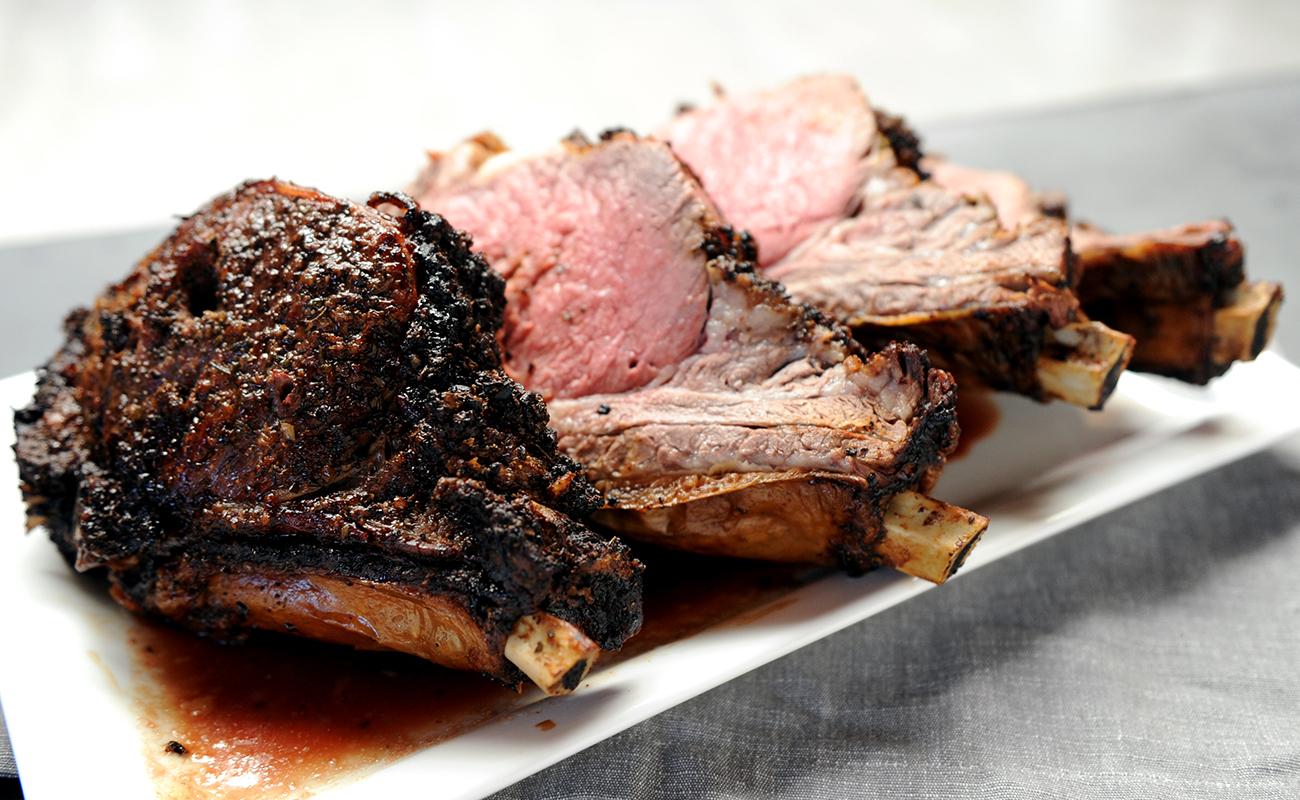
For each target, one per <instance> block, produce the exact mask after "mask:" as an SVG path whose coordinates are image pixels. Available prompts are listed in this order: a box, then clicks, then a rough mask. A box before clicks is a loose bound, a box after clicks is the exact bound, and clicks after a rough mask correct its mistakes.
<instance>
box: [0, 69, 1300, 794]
mask: <svg viewBox="0 0 1300 800" xmlns="http://www.w3.org/2000/svg"><path fill="white" fill-rule="evenodd" d="M923 133H925V134H927V136H926V139H927V143H928V145H929V149H930V151H932V152H942V153H945V154H947V155H949V156H951V157H952V158H954V159H958V160H961V161H964V162H966V163H970V164H974V165H980V166H990V167H1002V168H1008V169H1013V170H1015V171H1017V172H1019V173H1021V174H1022V175H1024V176H1025V177H1026V178H1028V179H1029V180H1030V181H1031V182H1033V183H1034V184H1036V185H1038V186H1041V187H1044V188H1059V189H1064V190H1067V191H1068V192H1069V194H1070V197H1071V199H1072V201H1073V205H1072V208H1073V209H1074V211H1075V213H1076V214H1077V215H1078V216H1080V217H1082V218H1085V219H1089V220H1092V221H1095V222H1097V223H1100V224H1103V225H1106V226H1109V227H1114V228H1117V229H1140V228H1143V227H1148V226H1158V225H1167V224H1172V223H1176V222H1180V221H1185V220H1190V219H1199V218H1203V217H1209V216H1227V217H1229V218H1230V219H1232V220H1233V221H1234V222H1235V223H1236V224H1237V226H1238V228H1239V229H1240V231H1241V234H1242V237H1243V239H1244V241H1245V242H1246V243H1247V247H1248V256H1247V259H1248V260H1247V264H1248V269H1249V271H1250V274H1251V275H1252V276H1254V277H1257V278H1267V279H1274V280H1283V281H1289V282H1290V283H1292V284H1293V285H1300V282H1297V281H1296V278H1297V264H1296V256H1295V253H1296V252H1297V251H1298V250H1300V228H1298V227H1297V225H1296V220H1297V218H1298V217H1300V77H1294V78H1286V79H1276V80H1271V81H1263V82H1254V83H1245V84H1235V85H1229V86H1221V87H1218V88H1213V89H1203V90H1197V91H1186V92H1180V93H1173V94H1159V95H1152V96H1148V97H1141V98H1133V99H1129V100H1124V101H1110V102H1102V103H1097V104H1094V105H1090V106H1082V107H1072V108H1062V109H1056V110H1049V111H1037V112H1027V113H1019V114H1004V115H996V116H994V115H990V116H988V117H985V118H975V119H967V120H965V121H960V122H953V123H949V124H944V125H938V126H933V127H932V128H931V129H929V130H926V131H923ZM161 234H162V232H161V231H159V230H149V231H140V232H136V233H130V234H120V235H114V236H109V237H99V238H95V239H86V240H80V241H67V242H61V243H57V244H51V245H41V246H29V247H19V248H10V249H7V250H3V251H0V274H3V275H5V276H6V277H7V279H8V280H9V284H8V285H9V286H10V291H9V292H6V293H5V294H4V296H3V297H2V298H0V326H3V329H4V331H5V332H6V333H7V336H6V337H5V341H6V342H7V343H8V346H7V347H6V348H4V349H3V351H0V374H10V373H13V372H18V371H22V370H24V369H28V368H30V367H31V366H32V365H33V364H35V363H37V362H39V361H41V360H42V359H43V358H44V357H46V356H47V355H48V354H49V353H50V352H51V351H52V350H53V348H54V346H55V344H56V342H57V340H58V330H57V320H58V319H59V317H60V316H61V315H62V314H63V313H64V312H65V311H66V310H67V308H68V307H69V306H70V305H71V304H73V303H74V302H78V301H85V300H86V299H88V298H90V297H91V296H93V294H94V293H95V292H96V291H97V290H98V289H99V288H101V287H102V285H104V284H105V283H107V282H108V281H110V280H112V279H115V278H116V277H119V276H120V275H122V274H123V273H124V272H125V271H126V270H127V268H128V267H129V265H130V263H131V262H132V261H133V260H134V259H135V258H136V257H138V256H139V255H140V254H141V253H143V252H144V251H145V250H147V249H148V247H149V246H150V245H151V244H153V243H154V242H156V241H157V239H158V238H159V237H160V236H161ZM1297 314H1300V310H1298V309H1297V308H1296V304H1295V303H1292V304H1291V305H1290V306H1287V307H1284V310H1283V314H1282V321H1281V324H1280V326H1279V334H1278V344H1279V345H1280V347H1281V349H1282V350H1283V352H1290V353H1292V354H1295V353H1300V321H1298V320H1297V319H1296V316H1297ZM1004 424H1005V423H1004ZM1298 479H1300V441H1296V442H1290V443H1288V444H1286V445H1284V446H1281V447H1279V448H1276V449H1274V450H1272V451H1270V452H1268V453H1265V454H1261V455H1259V456H1256V457H1254V458H1251V459H1249V460H1247V461H1245V462H1242V463H1240V464H1236V465H1233V466H1230V467H1227V468H1225V469H1222V470H1219V471H1217V472H1215V473H1212V474H1211V475H1208V476H1205V477H1202V478H1200V479H1197V480H1195V481H1192V482H1190V483H1188V484H1184V485H1182V486H1179V487H1177V488H1175V489H1172V490H1169V491H1167V492H1164V493H1162V494H1159V495H1157V496H1155V497H1152V498H1149V499H1147V500H1145V501H1143V502H1140V503H1138V504H1135V505H1134V506H1131V507H1129V508H1126V509H1123V510H1120V511H1118V512H1115V513H1112V514H1109V515H1107V516H1105V517H1103V518H1100V519H1099V520H1096V521H1094V522H1092V523H1090V524H1088V525H1086V526H1084V527H1082V528H1081V529H1079V530H1075V531H1071V532H1069V533H1066V534H1063V535H1061V536H1059V537H1057V538H1056V539H1054V540H1050V541H1049V542H1047V543H1044V544H1041V545H1038V546H1036V547H1034V548H1031V549H1030V550H1028V551H1025V552H1022V553H1020V554H1017V555H1015V556H1013V557H1010V558H1007V559H1005V560H1004V561H1001V562H999V563H997V564H995V565H992V566H990V567H989V568H987V569H984V570H980V571H978V572H976V573H973V574H972V575H971V576H970V578H969V579H962V580H959V581H957V582H955V583H954V584H952V585H950V586H948V587H945V588H944V590H943V591H937V592H930V593H927V594H925V595H923V596H921V597H920V598H917V599H915V600H912V601H910V602H908V603H906V604H904V605H903V606H901V607H898V608H896V609H893V610H891V611H890V612H888V613H886V614H884V615H881V616H878V617H875V618H873V619H871V620H869V621H867V622H865V623H862V624H860V625H857V626H854V627H853V628H850V629H848V630H846V631H844V632H842V633H840V634H837V635H836V636H833V637H831V638H829V639H827V640H824V641H822V642H820V643H818V644H816V645H814V646H811V647H809V648H806V649H804V650H802V651H800V652H798V653H795V654H793V655H791V656H788V657H787V658H785V659H782V660H781V661H778V662H776V663H774V664H771V665H769V666H767V667H764V668H762V669H760V670H757V671H755V672H754V673H751V674H749V675H747V676H745V677H743V678H741V679H738V680H736V681H733V682H732V683H730V684H727V685H726V686H723V687H721V688H719V689H716V690H714V691H713V692H710V693H708V694H706V695H704V696H702V697H700V698H697V699H695V700H693V701H691V702H688V703H686V704H684V705H682V706H680V707H678V708H676V709H673V710H671V711H669V712H667V713H665V714H662V715H660V716H659V717H656V718H654V719H652V720H650V721H647V722H645V723H642V724H641V725H639V726H637V727H635V728H633V729H631V730H629V731H627V732H625V733H623V734H621V735H620V736H617V737H615V738H613V739H611V740H608V741H607V742H604V743H602V744H600V745H597V746H596V747H593V748H591V749H590V750H587V751H585V752H583V753H581V754H579V755H577V756H575V757H574V758H571V759H569V760H568V761H565V762H563V763H561V764H559V765H557V766H555V767H553V768H551V769H549V770H547V771H545V772H542V773H540V774H538V775H537V776H534V777H533V778H530V779H528V780H526V781H524V782H522V783H520V784H518V785H516V786H514V787H512V788H511V789H509V790H507V791H505V792H503V793H502V794H501V795H500V797H502V798H507V797H521V798H522V797H604V796H611V795H614V796H635V797H680V796H697V795H698V796H718V797H731V796H744V797H749V796H762V797H823V796H824V797H856V796H864V797H866V796H870V797H915V796H979V797H1002V796H1017V797H1030V796H1032V797H1040V796H1041V797H1143V798H1147V797H1170V798H1183V797H1189V796H1196V797H1202V796H1213V797H1233V798H1240V797H1261V798H1272V797H1276V798H1283V797H1287V798H1290V797H1295V796H1297V794H1298V793H1300V672H1298V671H1297V670H1296V669H1295V664H1296V663H1300V584H1298V583H1297V581H1296V580H1295V579H1294V572H1295V566H1296V565H1297V564H1300V481H1298ZM6 753H7V747H4V748H0V771H3V769H4V766H5V761H4V758H3V756H4V755H5V754H6ZM17 791H18V790H17V788H16V786H15V784H14V783H13V782H12V781H9V782H6V783H5V784H3V785H2V786H0V796H4V792H8V793H10V794H15V793H16V792H17Z"/></svg>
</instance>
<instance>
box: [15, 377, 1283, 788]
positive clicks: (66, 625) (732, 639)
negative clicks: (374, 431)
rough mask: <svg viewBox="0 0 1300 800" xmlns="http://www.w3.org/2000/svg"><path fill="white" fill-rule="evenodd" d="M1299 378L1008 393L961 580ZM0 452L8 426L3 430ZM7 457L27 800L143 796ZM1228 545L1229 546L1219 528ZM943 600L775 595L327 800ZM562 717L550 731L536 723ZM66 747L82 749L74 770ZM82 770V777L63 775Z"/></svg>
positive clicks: (88, 628)
mask: <svg viewBox="0 0 1300 800" xmlns="http://www.w3.org/2000/svg"><path fill="white" fill-rule="evenodd" d="M31 390H32V376H31V375H30V374H27V375H20V376H16V377H13V378H9V379H6V380H4V381H0V404H3V406H4V407H5V408H11V407H15V406H21V405H23V404H25V403H26V402H27V401H28V399H29V397H30V395H31ZM1296 396H1300V369H1297V368H1296V367H1295V366H1293V365H1292V364H1290V363H1289V362H1287V361H1286V360H1284V359H1283V358H1281V357H1280V356H1277V355H1275V354H1272V353H1265V354H1264V355H1263V356H1262V357H1261V358H1260V359H1259V360H1258V361H1256V362H1254V363H1251V364H1242V365H1238V366H1236V367H1235V368H1234V369H1233V370H1232V371H1231V372H1230V373H1229V374H1228V375H1227V376H1225V377H1224V378H1222V379H1220V380H1218V381H1217V382H1215V383H1214V384H1213V385H1211V386H1209V387H1207V388H1196V387H1188V386H1183V385H1181V384H1178V383H1175V382H1173V381H1167V380H1164V379H1160V378H1152V377H1147V376H1143V375H1135V374H1126V375H1125V376H1124V377H1123V378H1122V379H1121V381H1120V384H1119V388H1118V390H1117V391H1116V394H1115V396H1114V397H1113V398H1112V399H1111V401H1110V403H1109V405H1108V406H1107V408H1106V410H1105V411H1104V412H1102V413H1090V412H1086V411H1082V410H1079V409H1075V408H1070V407H1066V406H1063V405H1060V404H1056V405H1050V406H1042V405H1038V404H1035V403H1032V402H1029V401H1025V400H1023V399H1021V398H1017V397H1009V396H999V397H997V399H996V403H997V406H998V408H999V412H1000V417H1001V422H1000V423H999V424H998V426H997V427H996V429H995V430H994V431H993V433H992V434H991V435H989V436H988V437H987V438H985V439H983V440H981V441H979V442H978V443H977V444H976V445H975V446H974V448H973V449H972V450H971V451H970V452H969V453H967V454H966V456H965V457H964V458H962V459H961V460H958V461H957V462H955V463H953V464H952V465H951V466H950V467H949V469H948V471H947V472H946V473H945V475H944V477H943V480H942V481H941V483H940V485H939V487H938V488H937V489H936V490H935V492H934V494H935V496H937V497H940V498H942V499H944V500H948V501H951V502H956V503H959V504H962V505H965V506H968V507H970V508H974V509H976V510H978V511H980V512H981V513H983V514H986V515H987V516H988V517H989V518H990V519H991V520H992V525H991V526H990V528H989V533H988V535H987V536H986V537H985V539H984V541H983V542H982V543H981V544H980V545H979V547H978V548H976V550H975V552H974V554H973V555H972V556H971V558H970V560H969V562H968V563H967V565H966V566H965V568H964V570H963V571H962V573H961V574H960V576H959V578H960V579H963V580H979V576H978V573H977V570H978V569H979V567H981V566H982V565H984V564H988V563H990V562H992V561H995V560H997V559H999V558H1002V557H1003V556H1006V555H1008V554H1009V553H1012V552H1015V551H1016V550H1019V549H1021V548H1023V547H1026V546H1028V545H1030V544H1033V543H1034V542H1037V541H1039V540H1041V539H1043V538H1045V537H1048V536H1052V535H1054V534H1057V533H1060V532H1062V531H1065V530H1068V529H1069V528H1071V527H1073V526H1076V525H1078V524H1079V523H1082V522H1084V521H1086V520H1089V519H1092V518H1094V517H1097V516H1099V515H1101V514H1104V513H1106V512H1107V511H1110V510H1112V509H1114V508H1117V507H1119V506H1121V505H1124V504H1126V503H1129V502H1132V501H1134V500H1136V499H1138V498H1141V497H1144V496H1147V495H1150V494H1152V493H1154V492H1157V491H1159V490H1161V489H1163V488H1165V487H1168V486H1170V485H1172V484H1175V483H1178V482H1180V481H1183V480H1185V479H1187V478H1189V477H1191V476H1193V475H1196V474H1198V473H1202V472H1205V471H1207V470H1210V469H1213V468H1215V467H1217V466H1220V465H1222V464H1225V463H1227V462H1229V461H1232V460H1234V459H1237V458H1240V457H1242V456H1245V455H1247V454H1249V453H1252V452H1255V451H1257V450H1260V449H1263V448H1265V447H1267V446H1268V445H1270V444H1272V443H1274V442H1276V441H1278V440H1279V439H1281V438H1283V437H1285V436H1286V435H1288V434H1290V433H1294V432H1295V431H1296V430H1297V429H1300V414H1297V413H1296V411H1295V409H1294V406H1293V405H1292V404H1293V402H1294V400H1293V398H1295V397H1296ZM0 431H3V434H2V435H0V440H2V441H3V445H4V447H5V452H6V453H8V452H9V448H10V446H11V445H12V437H13V434H12V430H11V426H10V424H9V423H8V422H7V421H5V422H4V423H3V424H2V425H0ZM2 461H3V463H0V570H2V574H0V608H3V609H4V615H3V625H4V629H3V631H0V641H3V642H4V643H5V647H6V651H5V652H4V654H3V655H2V656H0V700H2V701H3V704H4V711H5V716H6V717H7V718H8V724H9V729H10V733H11V736H12V738H13V744H14V750H15V755H16V757H17V760H18V766H19V770H20V772H21V776H22V783H23V788H24V791H25V792H26V796H27V797H28V798H30V800H47V799H48V798H67V797H88V796H99V795H102V794H104V792H105V790H106V789H110V788H111V791H110V792H109V794H111V795H113V796H121V797H146V796H150V795H152V794H153V793H154V786H153V784H152V783H151V778H150V772H149V768H148V764H147V760H146V756H145V752H144V749H143V747H142V744H141V736H140V722H139V719H138V711H137V709H136V708H135V706H133V704H132V700H131V697H130V691H129V690H128V687H129V686H130V682H131V681H132V680H134V679H137V677H138V676H136V675H135V673H133V671H132V662H131V655H130V653H129V652H128V649H127V645H126V638H127V630H128V626H129V625H130V624H131V623H130V620H129V618H128V616H127V615H126V613H125V612H123V611H121V610H120V609H118V608H117V607H116V606H114V605H113V604H112V602H111V601H110V600H109V599H108V598H107V596H104V595H103V593H102V591H101V590H100V589H98V588H95V587H90V586H87V585H86V583H85V582H84V581H82V580H79V579H78V578H77V576H75V575H73V574H72V573H71V572H70V571H69V570H68V569H67V567H66V566H65V565H64V563H63V562H62V560H61V559H60V558H59V557H58V555H57V554H56V552H55V549H54V547H53V546H52V545H51V544H50V543H49V542H48V541H47V540H46V538H45V536H44V535H43V534H42V533H36V534H33V535H29V536H23V535H22V530H23V508H22V504H21V502H20V498H19V495H18V491H17V489H16V483H17V478H16V475H15V467H14V464H13V462H12V459H10V458H5V459H3V460H2ZM1225 535H1228V534H1227V533H1226V532H1225ZM932 588H934V587H932V586H930V585H929V584H927V583H925V582H923V581H920V580H916V579H912V578H907V577H904V576H902V575H898V574H893V573H884V572H880V573H874V574H871V575H868V576H866V577H864V578H856V579H855V578H847V577H843V576H838V575H832V576H827V577H824V578H821V579H819V580H817V581H815V582H813V583H810V584H807V585H804V586H801V587H799V588H796V589H792V590H790V591H789V593H788V594H784V595H782V596H780V597H779V598H777V599H773V600H768V601H766V603H767V606H768V609H769V610H768V611H767V613H762V612H763V609H759V610H758V612H759V613H757V614H756V613H754V612H746V614H745V616H746V617H747V618H748V619H749V620H751V621H752V620H753V619H755V618H757V616H761V621H760V622H759V623H758V624H729V623H727V622H722V623H720V624H717V625H714V626H713V627H711V628H708V629H706V630H704V631H702V632H699V633H696V634H694V635H691V636H688V637H687V638H684V639H681V640H678V641H675V642H672V643H669V644H666V645H663V646H660V647H657V648H655V649H653V650H650V651H649V652H645V653H642V654H641V655H638V656H635V657H632V658H629V659H626V660H623V661H620V662H618V663H615V664H613V665H612V666H608V667H606V668H605V669H602V670H598V671H596V672H594V673H593V674H592V675H591V677H590V678H589V679H588V680H587V681H586V682H585V683H584V685H583V686H582V687H581V688H580V690H579V691H578V692H576V693H574V694H572V695H570V696H567V697H562V698H551V699H542V698H540V697H539V696H532V695H525V696H524V697H522V698H521V699H520V703H519V708H518V709H516V710H514V711H512V712H510V713H507V714H504V715H502V716H499V717H497V718H494V719H492V720H490V721H488V722H486V723H484V724H482V725H480V726H479V727H476V728H473V729H470V730H468V731H467V732H465V733H462V734H460V735H458V736H455V737H453V738H450V739H447V740H445V741H442V742H441V743H439V744H436V745H432V746H429V747H427V748H425V749H422V750H419V751H417V752H415V753H412V754H411V755H409V756H406V757H404V758H402V759H400V760H397V761H395V762H394V763H391V764H389V765H387V766H384V767H382V768H379V769H376V770H373V771H369V772H366V773H364V774H358V775H355V776H353V777H351V778H349V779H345V780H341V781H338V782H336V783H334V784H332V785H329V786H327V787H325V788H324V790H323V791H322V792H321V794H320V795H319V796H320V797H328V798H335V799H336V800H341V799H342V798H373V797H391V798H398V797H414V796H425V795H426V794H427V792H428V788H429V787H430V786H437V788H438V794H439V796H440V797H444V798H478V797H482V796H484V795H487V794H489V793H491V792H493V791H495V790H497V789H500V788H502V787H504V786H507V785H509V784H511V783H513V782H515V781H517V780H519V779H521V778H524V777H526V776H527V775H529V774H532V773H533V772H536V771H538V770H541V769H543V768H545V767H547V766H549V765H551V764H554V763H556V762H557V761H560V760H561V759H564V758H566V757H567V756H570V755H572V754H573V753H576V752H578V751H579V750H582V749H583V748H586V747H589V746H590V745H592V744H594V743H596V742H598V741H600V740H602V739H605V738H607V737H610V736H612V735H614V734H616V733H618V732H619V731H622V730H624V729H626V728H628V727H630V726H632V725H634V724H636V723H637V722H640V721H642V720H644V719H647V718H649V717H651V716H653V715H655V714H657V713H659V712H661V711H663V710H665V709H667V708H669V707H671V706H673V705H676V704H678V703H681V702H682V701H684V700H687V699H689V698H691V697H694V696H696V695H698V694H701V693H703V692H705V691H707V690H708V689H710V688H712V687H714V686H717V685H719V684H721V683H724V682H726V681H728V680H730V679H732V678H734V677H736V676H738V675H741V674H742V673H745V672H747V671H749V670H752V669H755V668H756V667H759V666H761V665H763V664H766V663H768V662H770V661H772V660H774V659H776V658H779V657H780V656H782V655H785V654H786V653H789V652H791V651H793V650H795V649H797V648H800V647H802V646H804V645H806V644H809V643H810V642H813V641H815V640H817V639H820V638H822V637H825V636H828V635H830V634H832V633H834V632H835V631H838V630H840V629H842V628H844V627H846V626H848V625H852V624H853V623H856V622H860V621H862V620H864V619H867V618H868V617H870V616H872V615H874V614H876V613H879V612H880V611H883V610H885V609H887V608H889V607H890V606H892V605H894V604H895V603H899V602H901V601H903V600H906V599H908V598H910V597H912V596H914V595H916V594H919V593H920V592H923V591H928V590H930V589H932ZM543 715H544V717H545V718H546V719H548V720H550V721H551V722H553V723H554V726H553V727H551V728H550V729H548V730H545V731H542V730H539V729H538V727H537V722H538V721H539V720H540V719H542V718H543ZM69 737H73V738H74V739H75V742H76V746H75V758H72V759H70V758H69V749H68V748H69V744H68V740H69ZM74 765H75V766H74Z"/></svg>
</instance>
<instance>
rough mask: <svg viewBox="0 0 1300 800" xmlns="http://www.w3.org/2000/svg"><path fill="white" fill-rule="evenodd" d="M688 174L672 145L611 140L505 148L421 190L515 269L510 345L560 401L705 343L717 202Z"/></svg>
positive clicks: (648, 374) (532, 383) (503, 265)
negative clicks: (522, 151) (576, 149)
mask: <svg viewBox="0 0 1300 800" xmlns="http://www.w3.org/2000/svg"><path fill="white" fill-rule="evenodd" d="M680 173H681V166H680V164H679V163H678V162H677V160H676V159H675V158H673V156H672V154H671V152H669V151H668V149H667V147H665V146H664V145H662V144H660V143H652V142H644V141H642V142H611V143H609V144H607V145H606V146H602V147H598V148H591V149H588V150H585V151H582V152H581V153H579V154H578V155H577V156H576V157H575V156H574V154H573V153H563V152H557V153H554V154H552V155H549V156H540V157H535V158H531V159H527V160H520V159H515V158H514V157H513V156H511V155H508V154H507V155H504V156H498V157H497V158H496V159H493V160H490V161H488V163H487V164H485V165H484V167H483V168H482V169H481V170H480V172H479V173H478V174H477V175H476V176H474V178H473V179H472V180H471V181H469V182H467V183H463V184H461V185H459V186H456V187H454V188H451V189H435V190H432V191H431V192H430V193H429V194H428V195H426V196H424V197H421V198H420V201H421V203H422V205H424V207H425V208H429V209H431V210H434V211H437V212H438V213H440V214H442V215H443V216H445V217H446V218H447V219H448V221H450V222H451V223H452V224H453V225H455V226H456V227H458V228H461V229H462V230H465V231H467V232H469V234H470V235H471V236H473V237H474V243H475V249H477V250H478V251H479V252H480V253H482V254H483V255H484V256H485V257H486V258H487V259H488V261H489V262H490V263H491V264H492V265H493V266H494V267H495V268H496V269H497V271H498V272H500V273H501V274H502V275H503V276H505V278H506V299H507V307H506V320H505V326H504V329H503V345H504V350H505V353H506V360H507V365H508V368H509V371H510V372H511V374H512V375H513V376H514V377H515V378H516V379H518V380H519V381H520V382H522V383H523V384H524V385H525V386H527V387H528V388H530V389H532V390H534V391H538V392H540V393H542V395H543V396H544V397H546V398H547V399H550V398H561V397H582V396H585V395H590V394H599V393H613V392H622V391H626V390H628V389H632V388H635V387H637V386H641V385H644V384H646V383H648V382H649V381H651V380H652V379H653V378H654V377H655V376H656V375H657V374H658V373H659V372H660V370H661V369H663V368H664V367H665V366H669V365H672V364H676V363H678V362H679V361H681V360H682V359H683V358H685V357H686V356H688V355H690V354H691V353H693V352H694V351H695V350H696V348H697V347H698V346H699V343H700V341H701V338H702V336H703V331H704V323H705V318H706V315H707V313H708V302H709V290H708V284H707V276H706V272H705V270H704V269H703V263H704V256H703V254H702V252H701V251H700V246H701V244H702V243H701V241H700V230H701V224H700V219H701V216H706V217H707V216H710V215H712V213H713V212H712V210H711V209H710V208H709V206H708V205H707V201H706V200H704V199H703V198H702V197H700V196H696V195H695V194H694V193H692V191H691V187H692V186H693V182H691V181H683V180H681V179H680ZM695 188H696V189H698V187H695Z"/></svg>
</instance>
